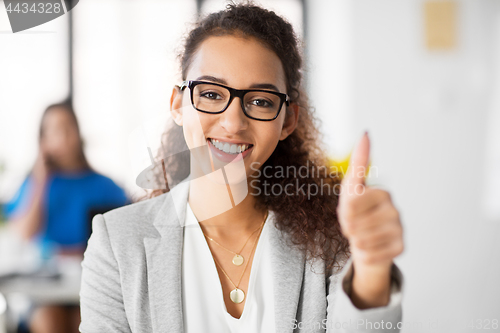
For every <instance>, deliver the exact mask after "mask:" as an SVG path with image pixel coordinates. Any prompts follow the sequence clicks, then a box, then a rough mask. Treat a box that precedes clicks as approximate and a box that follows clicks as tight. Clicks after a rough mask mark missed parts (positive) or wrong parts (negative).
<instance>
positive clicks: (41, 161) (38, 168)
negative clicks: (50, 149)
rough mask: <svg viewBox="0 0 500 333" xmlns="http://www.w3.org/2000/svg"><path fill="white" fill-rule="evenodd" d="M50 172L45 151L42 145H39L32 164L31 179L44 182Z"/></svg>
mask: <svg viewBox="0 0 500 333" xmlns="http://www.w3.org/2000/svg"><path fill="white" fill-rule="evenodd" d="M50 172H51V168H50V161H49V157H48V154H47V152H46V151H45V150H44V148H43V146H42V145H40V147H39V150H38V156H37V158H36V161H35V165H34V166H33V173H32V175H33V179H34V180H35V182H36V183H38V184H43V183H45V180H46V179H47V177H48V175H49V173H50Z"/></svg>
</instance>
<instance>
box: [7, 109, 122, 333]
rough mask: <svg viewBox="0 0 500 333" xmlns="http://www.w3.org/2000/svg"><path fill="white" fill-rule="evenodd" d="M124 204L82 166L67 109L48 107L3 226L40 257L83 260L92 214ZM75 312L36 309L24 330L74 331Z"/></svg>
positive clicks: (110, 185) (116, 191)
mask: <svg viewBox="0 0 500 333" xmlns="http://www.w3.org/2000/svg"><path fill="white" fill-rule="evenodd" d="M128 202H129V200H128V199H127V196H126V194H125V192H124V191H123V190H122V189H121V188H120V187H119V186H117V185H116V184H115V183H114V182H113V181H112V180H111V179H110V178H108V177H105V176H103V175H101V174H99V173H97V172H96V171H94V170H93V169H92V168H91V167H90V165H89V163H88V162H87V159H86V157H85V154H84V152H83V142H82V139H81V137H80V131H79V127H78V122H77V118H76V115H75V113H74V111H73V109H72V107H71V104H69V103H68V102H65V103H60V104H53V105H50V106H49V107H48V108H47V109H46V110H45V112H44V113H43V115H42V120H41V124H40V131H39V153H38V157H37V160H36V162H35V165H34V167H33V170H32V171H31V172H30V173H29V174H28V176H27V177H26V178H25V180H24V182H23V184H22V185H21V187H20V189H19V190H18V191H17V193H16V195H15V196H14V198H13V199H12V200H11V202H9V203H8V204H7V205H6V208H7V210H6V211H7V216H8V218H9V222H10V223H9V226H10V227H11V228H12V229H13V230H14V232H16V233H17V234H18V235H20V236H21V237H22V238H24V239H26V240H34V241H36V242H37V243H38V244H39V245H40V249H41V250H42V255H43V256H52V255H61V256H67V255H71V256H77V257H83V252H84V250H85V248H86V246H87V240H88V237H89V236H90V233H91V232H90V223H89V221H90V219H91V218H92V216H93V214H95V213H97V212H100V213H102V212H104V211H106V210H109V209H112V208H116V207H119V206H122V205H125V204H127V203H128ZM79 311H80V309H79V307H78V306H62V305H51V306H43V305H42V306H38V307H36V309H35V310H34V312H33V314H32V315H31V319H30V330H31V331H32V332H34V333H35V332H52V333H54V332H77V331H78V325H79V322H80V316H79Z"/></svg>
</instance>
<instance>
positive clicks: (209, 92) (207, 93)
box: [200, 91, 222, 99]
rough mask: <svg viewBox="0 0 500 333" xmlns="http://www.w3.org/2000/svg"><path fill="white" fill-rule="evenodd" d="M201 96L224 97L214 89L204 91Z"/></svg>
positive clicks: (209, 97)
mask: <svg viewBox="0 0 500 333" xmlns="http://www.w3.org/2000/svg"><path fill="white" fill-rule="evenodd" d="M200 97H204V98H208V99H222V96H221V95H219V94H218V93H216V92H214V91H203V92H201V93H200Z"/></svg>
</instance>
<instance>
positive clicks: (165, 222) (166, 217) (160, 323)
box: [144, 181, 189, 332]
mask: <svg viewBox="0 0 500 333" xmlns="http://www.w3.org/2000/svg"><path fill="white" fill-rule="evenodd" d="M188 192H189V182H188V181H183V182H182V183H180V184H178V185H177V186H175V187H174V188H172V189H171V190H170V192H168V193H167V194H166V195H165V199H164V202H163V204H162V206H161V208H160V210H159V212H158V214H157V216H156V218H155V220H154V222H153V225H154V226H155V227H156V230H157V231H158V236H156V237H149V238H144V248H145V253H146V261H147V278H148V292H149V301H150V304H149V306H150V309H151V320H152V331H153V332H183V314H182V285H181V269H182V266H181V263H182V243H183V235H184V228H183V225H184V220H185V214H186V203H187V200H188V197H187V196H188ZM182 203H183V204H182Z"/></svg>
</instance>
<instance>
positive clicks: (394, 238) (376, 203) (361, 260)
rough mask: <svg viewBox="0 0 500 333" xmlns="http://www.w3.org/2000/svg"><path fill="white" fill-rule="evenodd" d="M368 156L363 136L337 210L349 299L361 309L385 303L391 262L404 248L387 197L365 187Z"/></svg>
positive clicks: (392, 208)
mask: <svg viewBox="0 0 500 333" xmlns="http://www.w3.org/2000/svg"><path fill="white" fill-rule="evenodd" d="M369 156H370V139H369V138H368V133H366V132H365V134H364V135H363V137H362V138H361V140H360V142H359V143H358V145H357V146H356V148H355V149H354V152H353V153H352V155H351V160H350V162H349V168H348V170H347V172H346V175H345V176H344V178H343V180H342V183H341V186H342V192H341V194H340V197H339V204H338V207H337V215H338V217H339V222H340V226H341V229H342V233H343V234H344V236H345V237H346V238H347V239H348V241H349V245H350V249H351V257H352V264H353V268H354V276H353V282H352V291H351V294H352V295H350V296H351V299H352V300H353V302H354V303H355V305H357V306H358V307H362V308H367V307H373V306H380V305H385V304H386V303H387V302H388V300H389V286H390V270H391V266H392V263H393V261H392V260H393V258H394V257H396V256H398V255H399V254H401V253H402V252H403V248H404V246H403V230H402V226H401V222H400V219H399V212H398V211H397V209H396V208H395V207H394V205H393V203H392V201H391V196H390V195H389V193H388V192H387V191H384V190H382V189H377V188H370V187H368V186H366V185H365V175H366V170H367V168H368V162H369ZM355 300H356V301H355Z"/></svg>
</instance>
